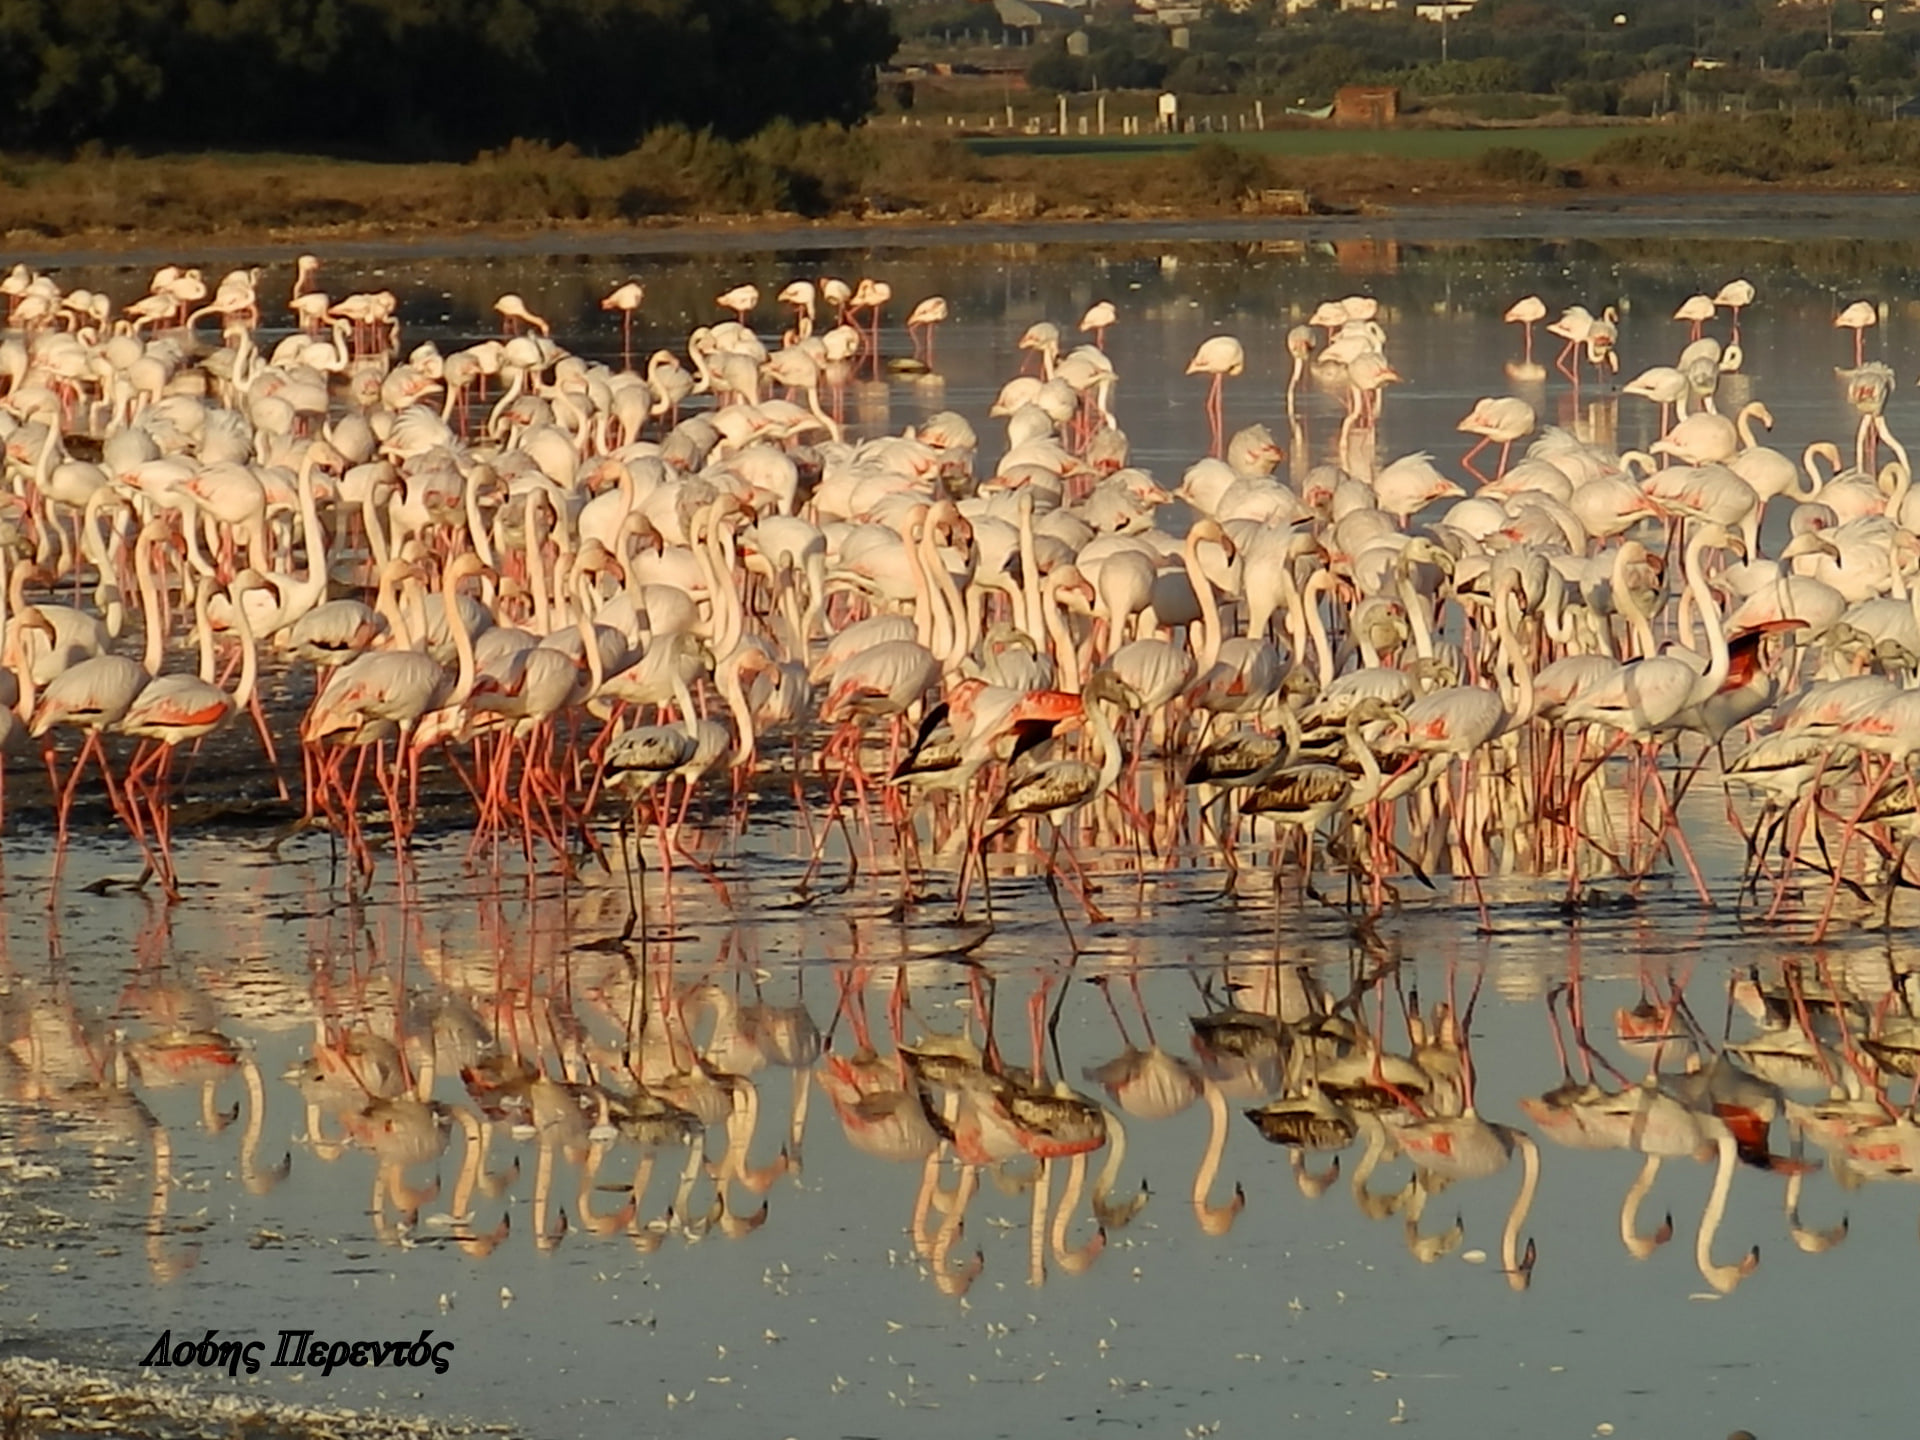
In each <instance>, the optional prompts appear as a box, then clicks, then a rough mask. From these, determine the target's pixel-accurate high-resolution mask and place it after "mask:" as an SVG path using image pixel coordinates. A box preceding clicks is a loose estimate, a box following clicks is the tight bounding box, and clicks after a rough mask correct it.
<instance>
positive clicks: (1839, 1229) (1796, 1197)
mask: <svg viewBox="0 0 1920 1440" xmlns="http://www.w3.org/2000/svg"><path fill="white" fill-rule="evenodd" d="M1914 593H1915V594H1917V595H1920V591H1915V592H1914ZM1806 1178H1807V1177H1806V1175H1805V1173H1804V1172H1803V1171H1800V1170H1795V1171H1794V1172H1793V1173H1792V1174H1790V1175H1789V1176H1787V1193H1786V1212H1787V1231H1788V1233H1789V1234H1791V1235H1792V1236H1793V1243H1794V1244H1795V1245H1798V1246H1799V1247H1800V1249H1801V1250H1803V1251H1804V1252H1805V1253H1807V1254H1809V1255H1818V1254H1821V1253H1822V1252H1823V1251H1827V1250H1831V1249H1832V1248H1833V1247H1834V1246H1836V1245H1838V1244H1839V1243H1840V1242H1841V1241H1842V1240H1844V1239H1846V1238H1847V1229H1848V1223H1847V1217H1846V1216H1844V1215H1842V1216H1841V1217H1840V1223H1839V1224H1838V1225H1836V1226H1834V1227H1833V1228H1832V1229H1831V1230H1809V1229H1807V1227H1806V1226H1804V1225H1802V1224H1801V1223H1800V1186H1801V1184H1802V1183H1803V1182H1804V1181H1805V1180H1806Z"/></svg>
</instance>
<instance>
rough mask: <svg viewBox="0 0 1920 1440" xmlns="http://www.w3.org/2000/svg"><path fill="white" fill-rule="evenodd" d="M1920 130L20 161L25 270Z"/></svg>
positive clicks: (1680, 163)
mask: <svg viewBox="0 0 1920 1440" xmlns="http://www.w3.org/2000/svg"><path fill="white" fill-rule="evenodd" d="M1917 167H1920V123H1915V122H1877V123H1876V122H1868V121H1864V120H1860V119H1859V118H1858V117H1855V116H1849V115H1805V116H1796V117H1787V116H1778V117H1757V118H1753V119H1747V120H1735V119H1714V120H1707V121H1701V122H1695V123H1694V124H1691V125H1686V126H1670V125H1661V126H1649V127H1637V128H1633V129H1631V130H1628V131H1625V132H1622V131H1620V130H1617V129H1616V130H1606V129H1598V130H1592V129H1577V128H1564V129H1563V128H1542V129H1538V130H1529V129H1501V130H1497V131H1485V130H1471V131H1465V130H1463V131H1446V130H1431V129H1420V130H1405V131H1391V130H1389V131H1361V132H1350V131H1332V130H1289V131H1278V132H1268V133H1265V134H1260V133H1254V134H1247V135H1239V134H1236V135H1232V136H1227V137H1218V138H1205V137H1202V138H1200V139H1198V140H1195V139H1193V138H1192V137H1159V138H1156V137H1129V138H1126V139H1119V138H1115V139H1107V140H1101V139H1097V138H1094V139H1081V138H1078V137H1064V138H1055V139H1053V140H1018V141H1008V140H1005V139H999V140H995V139H989V138H982V137H972V138H970V139H963V138H958V137H953V136H948V135H945V134H939V133H935V132H931V131H926V130H916V129H912V128H901V129H893V128H890V127H870V128H867V129H862V130H855V131H844V130H838V129H833V128H829V127H813V128H808V129H795V128H792V127H786V126H781V127H776V128H774V129H771V130H768V131H766V132H763V133H762V134H760V135H757V136H755V137H753V138H752V139H750V140H746V141H742V142H738V143H732V142H727V141H721V140H715V139H712V138H711V137H708V136H704V135H694V134H689V133H688V132H685V131H663V132H659V133H657V134H655V135H653V136H650V137H649V138H648V139H647V140H646V141H645V142H643V143H642V144H641V145H640V146H638V147H637V148H636V149H634V150H632V151H631V152H629V153H627V154H625V155H619V156H611V157H604V158H602V157H591V156H584V155H581V154H578V153H576V152H575V151H573V150H571V149H570V148H567V147H560V148H550V147H545V146H535V145H524V144H515V145H514V146H512V147H510V148H508V149H506V150H503V151H500V152H496V153H491V154H487V155H483V156H481V157H480V158H478V159H476V160H474V161H472V162H470V163H467V164H459V165H455V164H418V165H410V164H376V163H368V162H350V161H339V160H327V159H318V158H314V157H304V156H289V155H263V154H250V155H227V154H215V155H198V156H171V157H169V156H158V157H129V156H110V155H104V154H91V155H82V156H80V157H79V158H76V159H73V160H70V161H65V162H51V161H36V160H4V161H0V232H4V234H5V236H6V240H7V242H8V243H9V244H11V245H13V246H15V247H16V248H26V247H29V246H31V247H32V248H36V249H39V248H47V247H49V246H53V247H56V248H57V247H58V246H60V245H62V244H75V245H79V244H87V245H94V246H98V245H101V244H107V245H111V244H114V243H122V244H126V245H129V246H132V245H135V244H146V243H150V242H152V241H155V240H165V239H168V238H171V237H194V238H197V239H206V238H209V237H224V238H228V239H245V238H250V237H276V236H278V237H287V238H297V237H304V236H313V235H328V234H331V235H337V236H352V235H369V234H377V235H406V234H419V235H439V236H444V235H446V234H447V233H449V232H459V231H462V230H483V229H484V230H488V231H494V232H511V231H516V230H518V231H528V230H539V229H557V228H568V229H581V230H594V229H601V230H611V229H619V228H623V227H633V226H649V227H652V226H660V227H668V226H675V225H715V224H749V223H753V222H755V221H760V220H768V219H776V218H778V219H784V220H791V219H793V218H796V217H797V218H800V219H820V220H828V219H831V220H840V221H846V220H858V221H874V222H882V223H884V222H885V221H887V220H890V219H905V220H918V221H922V222H925V221H929V220H931V221H936V222H938V221H953V222H960V221H967V220H982V219H985V220H1028V219H1046V218H1053V219H1076V218H1077V219H1085V218H1090V217H1100V218H1106V217H1112V218H1160V217H1169V216H1179V217H1191V218H1210V217H1217V216H1227V215H1237V214H1246V213H1260V212H1261V211H1262V210H1268V209H1275V208H1286V207H1290V206H1291V205H1292V204H1293V203H1294V202H1295V201H1296V200H1297V198H1298V197H1299V195H1300V194H1301V193H1304V194H1305V195H1306V196H1308V197H1310V200H1311V203H1312V205H1313V207H1314V208H1316V209H1320V210H1325V211H1335V212H1338V211H1352V210H1360V209H1365V208H1368V207H1373V206H1392V205H1395V204H1406V203H1415V204H1432V203H1444V202H1450V201H1460V202H1488V201H1513V200H1520V199H1533V200H1536V201H1539V200H1550V199H1552V198H1554V197H1555V196H1559V195H1563V194H1564V193H1565V192H1566V191H1568V190H1569V189H1582V188H1584V189H1591V190H1615V191H1622V192H1629V193H1630V192H1633V191H1644V192H1666V191H1673V190H1678V189H1717V190H1739V189H1745V188H1750V187H1755V186H1760V185H1766V184H1776V185H1778V184H1784V185H1789V186H1792V187H1794V188H1799V189H1823V188H1825V189H1836V188H1839V189H1855V190H1866V189H1883V190H1898V189H1905V188H1907V187H1908V185H1909V184H1910V183H1911V177H1912V176H1913V175H1914V174H1915V172H1916V168H1917Z"/></svg>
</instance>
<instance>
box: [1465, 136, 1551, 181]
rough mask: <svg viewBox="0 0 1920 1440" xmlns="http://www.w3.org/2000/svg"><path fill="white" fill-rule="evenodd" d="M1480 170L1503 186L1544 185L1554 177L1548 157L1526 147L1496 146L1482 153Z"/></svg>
mask: <svg viewBox="0 0 1920 1440" xmlns="http://www.w3.org/2000/svg"><path fill="white" fill-rule="evenodd" d="M1478 168H1479V170H1480V173H1481V174H1482V175H1484V176H1486V177H1487V178H1488V179H1489V180H1497V181H1499V182H1500V183H1501V184H1503V185H1544V184H1546V183H1547V181H1549V180H1550V179H1552V178H1553V175H1554V169H1553V167H1552V166H1551V165H1549V164H1548V163H1547V157H1546V156H1544V155H1542V154H1541V153H1540V152H1539V151H1538V150H1535V149H1532V148H1531V147H1529V146H1525V145H1495V146H1494V147H1493V148H1492V149H1490V150H1486V151H1483V152H1481V155H1480V160H1479V167H1478Z"/></svg>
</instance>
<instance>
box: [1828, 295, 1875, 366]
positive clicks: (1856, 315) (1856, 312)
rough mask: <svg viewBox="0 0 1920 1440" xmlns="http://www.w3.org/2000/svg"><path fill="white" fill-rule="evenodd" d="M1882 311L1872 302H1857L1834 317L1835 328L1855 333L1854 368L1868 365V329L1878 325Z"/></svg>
mask: <svg viewBox="0 0 1920 1440" xmlns="http://www.w3.org/2000/svg"><path fill="white" fill-rule="evenodd" d="M1879 320H1880V311H1879V308H1878V307H1877V306H1875V305H1874V303H1873V302H1872V301H1871V300H1856V301H1854V302H1853V303H1852V304H1851V305H1849V306H1847V307H1846V309H1844V310H1842V311H1841V312H1840V313H1839V314H1838V315H1836V316H1834V317H1833V328H1834V329H1836V330H1851V331H1853V366H1854V369H1856V370H1857V369H1859V368H1860V367H1861V366H1862V365H1865V364H1866V363H1867V351H1866V344H1867V327H1868V326H1869V325H1874V324H1878V323H1879Z"/></svg>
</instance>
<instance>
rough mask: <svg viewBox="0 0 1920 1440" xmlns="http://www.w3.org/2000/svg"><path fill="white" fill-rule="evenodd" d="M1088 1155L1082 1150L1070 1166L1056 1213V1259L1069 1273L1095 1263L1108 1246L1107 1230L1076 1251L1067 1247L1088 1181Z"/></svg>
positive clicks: (1094, 1235)
mask: <svg viewBox="0 0 1920 1440" xmlns="http://www.w3.org/2000/svg"><path fill="white" fill-rule="evenodd" d="M1086 1178H1087V1157H1086V1153H1085V1152H1084V1151H1082V1152H1081V1153H1080V1154H1078V1155H1075V1156H1074V1157H1073V1160H1072V1161H1071V1162H1070V1163H1069V1164H1068V1166H1067V1185H1066V1189H1064V1190H1062V1191H1061V1192H1060V1205H1059V1208H1058V1209H1056V1210H1055V1211H1054V1212H1053V1258H1054V1260H1055V1261H1056V1262H1057V1263H1058V1264H1059V1266H1060V1268H1061V1269H1062V1270H1065V1271H1066V1272H1067V1273H1068V1274H1069V1275H1078V1274H1081V1273H1082V1272H1083V1271H1085V1270H1086V1268H1087V1267H1088V1266H1089V1265H1091V1264H1093V1262H1094V1259H1095V1257H1097V1256H1098V1255H1099V1254H1100V1252H1101V1251H1102V1250H1104V1249H1105V1248H1106V1245H1107V1232H1106V1231H1105V1230H1095V1231H1094V1233H1093V1238H1092V1239H1091V1240H1089V1241H1087V1243H1086V1244H1084V1245H1082V1246H1081V1247H1080V1248H1079V1249H1077V1250H1069V1249H1067V1227H1068V1226H1069V1225H1070V1224H1072V1222H1073V1212H1074V1211H1075V1210H1076V1209H1078V1208H1079V1205H1080V1191H1081V1188H1082V1187H1083V1186H1084V1184H1085V1183H1086Z"/></svg>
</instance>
